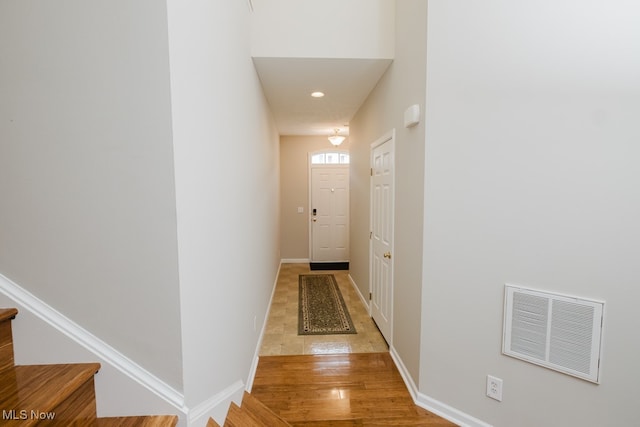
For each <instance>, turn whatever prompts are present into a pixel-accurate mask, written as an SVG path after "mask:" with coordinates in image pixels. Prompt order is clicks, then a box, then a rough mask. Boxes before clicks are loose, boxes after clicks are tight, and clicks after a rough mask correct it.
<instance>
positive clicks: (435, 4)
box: [419, 0, 640, 427]
mask: <svg viewBox="0 0 640 427" xmlns="http://www.w3.org/2000/svg"><path fill="white" fill-rule="evenodd" d="M638 22H640V6H638V4H637V3H636V2H631V1H592V2H583V1H577V0H576V1H574V0H561V1H559V0H553V1H538V2H521V1H518V2H514V1H512V0H491V1H488V2H475V1H466V0H431V1H430V2H429V22H428V47H427V53H428V56H427V64H428V69H427V111H426V120H427V122H426V140H427V148H426V156H425V162H426V166H425V170H426V175H425V209H424V223H425V230H424V247H425V251H424V257H423V261H424V289H423V294H422V301H423V318H422V324H421V327H422V334H421V349H422V350H421V352H422V354H421V370H420V383H419V388H420V391H421V392H422V393H424V394H425V395H428V396H430V397H432V398H434V399H436V400H439V401H441V402H445V403H446V404H448V405H450V406H452V407H455V408H457V409H459V410H462V411H463V412H466V413H468V414H471V415H473V416H475V417H477V418H480V419H482V420H484V421H486V422H488V423H491V424H493V425H495V426H513V425H518V426H521V427H524V426H532V427H533V426H542V425H544V426H603V425H635V424H637V414H636V406H637V405H636V404H637V395H638V393H637V384H638V382H640V371H639V370H638V368H637V361H638V360H640V343H639V342H638V340H637V339H636V338H635V337H636V335H637V330H638V328H639V327H640V317H639V316H638V314H637V313H638V312H637V299H638V297H640V292H639V291H638V286H637V284H638V281H639V280H640V270H639V267H638V265H639V264H638V262H637V258H638V241H640V225H639V223H638V218H639V217H640V192H639V190H638V183H639V182H640V168H638V165H637V163H638V159H639V158H640V145H639V144H638V142H639V141H640V127H639V126H638V117H640V79H639V78H638V76H640V26H638ZM505 282H510V283H516V284H521V285H528V286H531V287H535V288H541V289H546V290H551V291H557V292H561V293H568V294H571V295H577V296H583V297H590V298H596V299H600V300H604V301H606V315H605V324H604V341H603V344H604V353H603V359H602V383H601V384H600V385H594V384H591V383H588V382H585V381H582V380H578V379H574V378H572V377H569V376H566V375H563V374H559V373H555V372H553V371H550V370H547V369H544V368H541V367H537V366H534V365H530V364H527V363H525V362H521V361H518V360H515V359H511V358H508V357H506V356H502V355H501V354H500V349H501V332H502V308H503V285H504V283H505ZM487 374H493V375H496V376H498V377H500V378H502V379H503V380H504V400H503V402H501V403H498V402H496V401H493V400H490V399H489V398H487V397H485V396H484V393H485V379H486V375H487Z"/></svg>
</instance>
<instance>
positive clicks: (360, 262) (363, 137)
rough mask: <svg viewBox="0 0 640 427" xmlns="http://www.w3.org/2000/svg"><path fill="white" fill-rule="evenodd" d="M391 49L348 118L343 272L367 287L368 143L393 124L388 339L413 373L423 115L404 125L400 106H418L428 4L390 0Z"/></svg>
mask: <svg viewBox="0 0 640 427" xmlns="http://www.w3.org/2000/svg"><path fill="white" fill-rule="evenodd" d="M395 16H396V23H395V28H396V29H397V30H396V36H395V38H396V56H395V59H394V61H393V63H392V64H391V66H390V67H389V69H388V70H387V72H386V73H385V75H384V76H383V77H382V79H381V80H380V82H379V83H378V85H377V87H376V88H375V89H374V90H373V92H372V93H371V94H370V95H369V98H368V99H367V100H366V101H365V103H364V104H363V105H362V107H361V108H360V110H359V111H358V112H357V113H356V115H355V117H354V118H353V120H352V121H351V123H350V127H349V140H350V146H351V148H350V151H351V171H350V176H351V179H350V185H351V187H350V192H351V202H350V212H351V225H350V229H351V236H350V242H351V245H352V246H351V262H350V270H351V271H350V273H351V276H352V278H353V279H354V281H355V283H356V284H357V286H358V288H359V289H360V293H361V294H362V295H367V294H368V293H369V231H370V225H369V192H370V187H369V180H370V172H369V168H370V152H371V150H370V144H371V143H373V142H375V141H376V140H377V139H378V138H380V137H381V136H383V135H384V134H386V133H387V132H388V131H390V130H391V129H393V128H395V129H396V144H395V146H396V165H395V174H396V181H395V185H396V191H395V209H396V211H395V224H394V225H395V245H394V253H393V260H394V283H395V285H394V286H395V287H394V294H393V298H394V301H393V342H392V343H391V345H392V346H393V347H394V349H395V351H397V353H398V354H399V356H400V357H401V359H402V362H403V363H404V365H405V366H406V368H407V370H408V371H409V373H410V375H411V376H412V380H413V381H415V382H417V379H418V375H419V365H420V359H419V356H420V331H419V325H420V313H421V310H420V301H421V294H420V293H421V288H422V266H421V261H422V221H423V215H422V209H423V202H422V200H423V183H424V178H423V176H424V164H423V163H424V160H423V159H424V132H425V128H424V122H422V123H420V124H418V125H417V126H415V127H413V128H409V129H407V128H405V127H404V111H405V109H406V108H407V107H409V106H410V105H413V104H419V105H420V106H421V109H422V110H423V109H424V99H425V77H424V76H425V58H426V20H427V6H426V2H424V1H423V0H414V1H409V0H402V1H399V2H397V9H396V12H395Z"/></svg>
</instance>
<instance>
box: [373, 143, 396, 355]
mask: <svg viewBox="0 0 640 427" xmlns="http://www.w3.org/2000/svg"><path fill="white" fill-rule="evenodd" d="M371 166H372V170H371V317H373V320H374V321H375V322H376V325H378V328H379V329H380V332H381V333H382V335H383V336H384V337H385V339H386V340H387V342H389V343H390V342H391V329H392V328H391V326H392V319H393V317H392V316H393V210H394V194H393V193H394V186H393V181H394V141H393V139H389V140H388V141H386V142H384V143H382V144H381V145H378V146H376V147H374V148H373V150H372V159H371Z"/></svg>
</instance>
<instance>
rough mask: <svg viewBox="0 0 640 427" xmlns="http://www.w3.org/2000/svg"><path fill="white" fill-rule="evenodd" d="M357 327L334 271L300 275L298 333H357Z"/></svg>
mask: <svg viewBox="0 0 640 427" xmlns="http://www.w3.org/2000/svg"><path fill="white" fill-rule="evenodd" d="M355 333H356V328H355V327H354V326H353V321H352V320H351V316H350V315H349V310H347V306H346V304H345V303H344V298H342V294H341V293H340V288H339V287H338V283H337V282H336V278H335V277H334V276H333V274H301V275H300V276H299V279H298V335H333V334H355Z"/></svg>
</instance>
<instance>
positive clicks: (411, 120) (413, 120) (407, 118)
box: [404, 104, 420, 128]
mask: <svg viewBox="0 0 640 427" xmlns="http://www.w3.org/2000/svg"><path fill="white" fill-rule="evenodd" d="M418 123H420V106H419V105H418V104H413V105H412V106H411V107H409V108H407V109H406V110H404V127H406V128H410V127H413V126H415V125H417V124H418Z"/></svg>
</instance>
